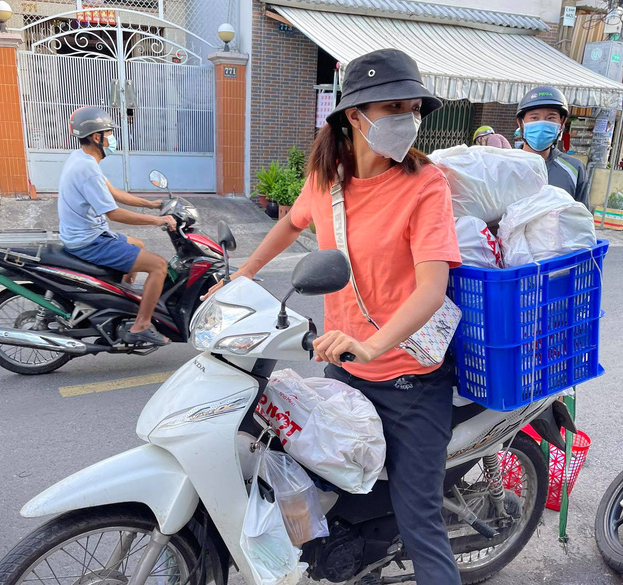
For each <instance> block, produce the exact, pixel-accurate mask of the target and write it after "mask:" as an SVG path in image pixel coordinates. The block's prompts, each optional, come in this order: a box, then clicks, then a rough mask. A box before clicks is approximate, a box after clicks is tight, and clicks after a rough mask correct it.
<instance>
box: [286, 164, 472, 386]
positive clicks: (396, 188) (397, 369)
mask: <svg viewBox="0 0 623 585" xmlns="http://www.w3.org/2000/svg"><path fill="white" fill-rule="evenodd" d="M344 205H345V208H346V226H347V228H346V229H347V242H348V251H349V254H350V259H351V263H352V269H353V272H354V275H355V280H356V282H357V286H358V288H359V292H360V294H361V296H362V298H363V300H364V303H365V304H366V307H367V309H368V311H369V313H370V316H371V317H372V318H373V319H374V321H375V322H376V323H377V325H379V327H382V326H383V325H384V324H385V323H387V321H388V320H389V319H390V318H391V316H392V315H393V314H394V313H395V312H396V311H397V310H398V309H399V308H400V306H401V305H402V304H403V303H404V302H405V301H406V300H407V298H408V297H409V296H410V295H411V294H412V293H413V291H414V290H415V288H416V283H415V266H416V265H417V264H419V263H420V262H426V261H431V260H440V261H445V262H448V263H449V264H450V266H451V267H454V266H458V265H460V263H461V254H460V252H459V245H458V241H457V237H456V232H455V229H454V216H453V213H452V200H451V198H450V188H449V187H448V182H447V181H446V178H445V176H444V175H443V173H442V172H441V171H440V170H439V169H437V168H435V167H434V166H433V165H432V164H426V165H424V166H423V167H422V168H421V170H420V171H419V172H418V173H417V174H414V175H406V174H404V173H403V172H402V171H401V169H400V167H399V166H397V165H396V166H393V167H392V168H390V169H389V170H388V171H385V172H384V173H382V174H380V175H378V176H376V177H372V178H370V179H357V178H353V179H351V181H350V182H349V184H348V186H347V188H346V190H345V192H344ZM290 218H291V220H292V223H293V224H294V225H295V226H296V227H298V228H301V229H303V228H305V227H307V225H308V224H309V223H310V222H311V221H313V222H314V224H315V225H316V234H317V237H318V245H319V247H320V248H321V249H325V248H337V245H336V243H335V236H334V234H333V210H332V206H331V194H330V193H329V192H328V191H324V192H323V191H320V190H319V189H318V187H317V186H316V184H315V181H314V180H313V177H310V178H308V180H307V181H306V183H305V186H304V187H303V190H302V191H301V194H300V196H299V198H298V199H297V200H296V202H295V203H294V206H293V208H292V210H291V212H290ZM332 329H337V330H340V331H342V332H344V333H346V334H347V335H350V336H351V337H353V338H354V339H357V340H358V341H365V340H366V339H368V337H370V336H371V335H372V334H373V333H374V332H375V328H374V326H373V325H371V324H370V323H368V322H367V321H366V319H365V317H364V316H363V315H362V314H361V311H360V310H359V307H358V305H357V300H356V298H355V293H354V292H353V289H352V286H351V285H350V284H348V285H346V287H345V288H344V289H342V290H341V291H339V292H336V293H333V294H330V295H326V296H325V331H330V330H332ZM437 367H439V366H432V367H425V366H422V365H421V364H420V363H419V362H418V361H416V360H415V358H413V357H411V355H409V354H408V353H407V352H406V351H404V350H400V349H390V350H389V351H388V352H386V353H384V354H383V355H382V356H379V357H378V358H377V359H375V360H373V361H371V362H369V363H367V364H358V363H345V364H344V368H345V369H346V370H347V371H348V372H350V373H351V374H353V375H354V376H357V377H359V378H364V379H366V380H371V381H381V380H391V379H393V378H397V377H399V376H402V375H405V374H426V373H428V372H431V371H433V370H435V369H437Z"/></svg>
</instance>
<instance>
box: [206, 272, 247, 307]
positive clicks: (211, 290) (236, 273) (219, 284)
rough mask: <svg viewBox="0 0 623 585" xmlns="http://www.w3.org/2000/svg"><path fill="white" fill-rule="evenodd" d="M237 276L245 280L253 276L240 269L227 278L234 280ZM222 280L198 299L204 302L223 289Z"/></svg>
mask: <svg viewBox="0 0 623 585" xmlns="http://www.w3.org/2000/svg"><path fill="white" fill-rule="evenodd" d="M239 276H246V277H247V278H253V276H254V275H253V274H251V273H249V272H247V271H246V270H245V269H244V267H242V266H241V267H240V268H239V269H238V270H236V272H234V273H233V274H232V275H231V276H230V277H229V278H230V279H231V280H234V278H238V277H239ZM223 285H224V283H223V280H219V282H217V283H216V284H215V285H214V286H213V287H211V288H210V290H209V291H208V292H207V293H206V294H204V295H203V296H202V297H200V300H202V301H205V300H206V299H207V298H208V297H211V296H212V295H213V294H214V293H215V292H216V291H217V290H218V289H220V288H223Z"/></svg>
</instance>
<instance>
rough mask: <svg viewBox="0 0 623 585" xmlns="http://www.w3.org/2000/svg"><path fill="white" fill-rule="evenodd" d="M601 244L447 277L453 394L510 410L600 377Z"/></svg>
mask: <svg viewBox="0 0 623 585" xmlns="http://www.w3.org/2000/svg"><path fill="white" fill-rule="evenodd" d="M607 251H608V241H606V240H598V242H597V245H595V246H593V247H592V248H590V249H586V250H580V251H579V252H574V253H572V254H567V255H565V256H558V257H556V258H552V259H551V260H545V261H542V262H540V263H538V264H526V265H524V266H518V267H516V268H506V269H503V270H496V269H486V268H475V267H471V266H461V267H460V268H456V269H454V270H451V271H450V281H449V285H448V296H450V298H452V300H453V301H454V302H455V303H456V304H457V305H458V306H459V307H460V308H461V310H462V311H463V317H462V319H461V323H460V324H459V327H458V329H457V332H456V335H455V336H454V339H453V341H452V345H451V352H452V354H453V355H454V359H455V360H456V371H457V383H458V388H459V394H460V395H461V396H464V397H465V398H469V399H470V400H473V401H474V402H478V403H479V404H482V405H483V406H486V407H487V408H491V409H494V410H513V409H515V408H519V407H520V406H523V405H525V404H529V403H530V402H531V401H532V400H539V399H541V398H545V397H547V396H550V395H551V394H556V393H558V392H560V391H561V390H564V389H565V388H569V387H571V386H573V385H575V384H579V383H580V382H585V381H586V380H590V379H591V378H595V377H597V376H599V375H600V374H602V373H603V368H602V367H601V366H600V365H599V360H598V350H599V319H600V317H601V309H600V304H601V281H602V277H601V274H602V266H603V259H604V256H605V255H606V252H607Z"/></svg>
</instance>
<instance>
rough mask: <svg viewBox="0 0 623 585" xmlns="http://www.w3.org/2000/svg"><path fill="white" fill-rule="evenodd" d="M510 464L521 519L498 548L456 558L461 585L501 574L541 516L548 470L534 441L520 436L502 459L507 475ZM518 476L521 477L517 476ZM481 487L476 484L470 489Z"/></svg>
mask: <svg viewBox="0 0 623 585" xmlns="http://www.w3.org/2000/svg"><path fill="white" fill-rule="evenodd" d="M509 464H512V465H513V466H514V469H513V470H512V471H514V472H515V475H516V477H518V481H517V483H515V484H514V485H513V491H514V492H515V493H516V494H517V493H518V492H519V494H521V495H519V499H520V501H521V508H522V509H521V518H520V520H519V521H518V522H517V523H516V524H515V525H514V527H513V529H512V532H511V534H510V536H509V537H508V538H507V539H506V540H504V542H502V543H501V544H499V545H498V546H495V547H487V548H483V549H481V550H474V551H472V552H470V553H463V554H459V555H455V559H456V561H457V565H458V567H459V572H460V574H461V580H462V583H463V584H464V585H472V584H473V583H480V582H482V581H485V580H486V579H488V578H489V577H491V576H492V575H494V574H495V573H497V572H499V571H501V570H502V569H503V568H504V567H505V566H506V565H507V564H508V563H510V562H511V561H512V560H513V559H514V558H515V557H516V556H517V555H518V554H519V553H520V552H521V550H522V549H523V548H524V547H525V546H526V544H527V543H528V541H529V540H530V538H531V537H532V535H533V534H534V531H535V530H536V528H537V526H538V524H539V521H540V519H541V516H542V515H543V510H544V509H545V501H546V500H547V489H548V469H547V463H546V461H545V457H544V456H543V452H542V451H541V448H540V446H539V445H538V444H537V442H536V441H535V440H534V439H532V438H531V437H529V436H528V435H526V434H525V433H523V432H519V433H518V434H517V436H516V437H515V440H514V441H513V443H512V445H511V446H510V447H509V449H508V456H507V458H506V459H503V463H502V469H503V472H504V471H507V472H508V469H506V468H507V466H508V465H509ZM517 473H519V474H520V475H518V476H517ZM504 475H505V474H504ZM481 483H482V482H480V481H479V482H476V483H475V484H473V485H480V484H481ZM461 491H463V489H461ZM464 495H465V494H464ZM451 542H452V541H451Z"/></svg>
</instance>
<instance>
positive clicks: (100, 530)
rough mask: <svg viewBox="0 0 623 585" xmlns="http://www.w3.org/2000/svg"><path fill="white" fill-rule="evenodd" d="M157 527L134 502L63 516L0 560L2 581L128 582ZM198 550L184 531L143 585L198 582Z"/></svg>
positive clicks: (20, 584)
mask: <svg viewBox="0 0 623 585" xmlns="http://www.w3.org/2000/svg"><path fill="white" fill-rule="evenodd" d="M156 527H157V522H156V520H155V518H154V517H153V516H152V515H151V513H150V512H149V510H148V509H146V508H144V507H142V506H139V505H134V504H128V505H117V506H103V507H99V508H88V509H84V510H78V511H75V512H69V513H67V514H63V515H62V516H58V517H56V518H53V519H52V520H50V521H49V522H47V523H45V524H43V525H42V526H40V527H39V528H37V529H36V530H35V531H34V532H32V533H31V534H30V535H28V536H27V537H26V538H24V540H22V541H21V542H20V543H19V544H18V545H17V546H15V548H13V550H11V551H10V552H9V553H8V554H7V556H6V557H4V559H2V561H0V585H30V583H38V584H39V585H41V584H42V583H46V582H49V583H50V584H52V585H77V584H81V585H88V584H90V585H96V584H100V585H101V584H106V585H127V584H128V583H129V581H130V579H131V577H132V574H133V573H134V572H135V571H136V569H137V567H138V566H139V564H140V563H139V560H140V559H141V553H142V551H143V549H144V548H145V547H146V546H147V544H148V543H149V541H150V534H151V532H152V531H153V530H154V528H156ZM199 554H200V552H199V545H198V543H197V540H196V539H195V538H194V536H193V535H192V532H191V531H190V530H189V529H188V528H184V529H182V530H181V531H180V532H178V533H177V534H174V535H173V536H172V537H171V539H170V540H169V542H168V543H167V545H166V546H165V548H164V549H163V551H162V552H161V554H160V556H159V557H158V559H157V561H156V562H155V564H154V566H153V567H152V568H151V571H150V573H149V576H148V577H147V580H146V582H145V585H162V583H166V584H167V585H183V584H185V583H187V585H199V579H198V577H199V571H193V570H194V569H195V567H196V566H197V559H198V558H199ZM209 579H210V578H209V577H208V581H209Z"/></svg>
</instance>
